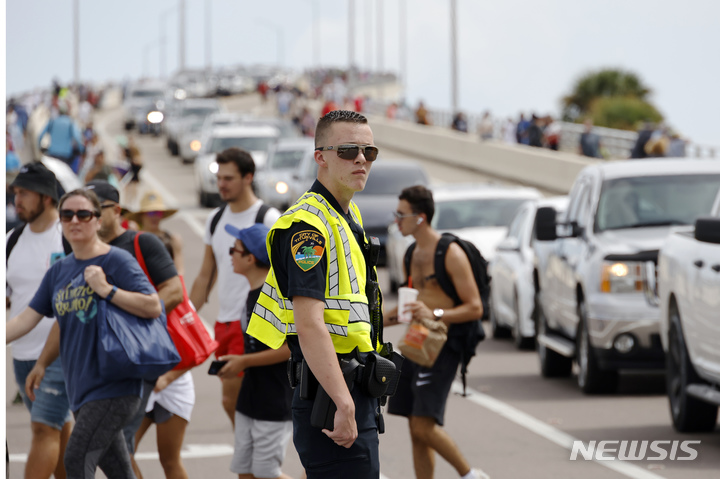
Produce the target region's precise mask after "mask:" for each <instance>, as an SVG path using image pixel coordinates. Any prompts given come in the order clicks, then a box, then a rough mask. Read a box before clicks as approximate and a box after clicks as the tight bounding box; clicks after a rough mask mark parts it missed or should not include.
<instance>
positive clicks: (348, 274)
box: [247, 192, 374, 354]
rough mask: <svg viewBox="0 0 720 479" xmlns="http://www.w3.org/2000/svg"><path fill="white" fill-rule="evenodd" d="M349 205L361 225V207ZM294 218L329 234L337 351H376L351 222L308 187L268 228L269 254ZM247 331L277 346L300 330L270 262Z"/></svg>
mask: <svg viewBox="0 0 720 479" xmlns="http://www.w3.org/2000/svg"><path fill="white" fill-rule="evenodd" d="M349 211H350V215H351V216H352V217H353V219H354V220H355V221H356V222H357V223H358V224H359V225H360V226H362V218H361V216H360V211H359V210H358V208H357V206H356V205H355V203H353V202H351V203H350V209H349ZM296 222H305V223H307V224H309V225H312V226H314V227H315V228H317V230H318V231H320V232H321V233H322V235H323V236H324V237H325V241H326V244H325V251H324V254H326V255H327V280H326V283H325V313H324V319H325V325H326V326H327V329H328V331H329V332H330V337H331V338H332V342H333V346H334V347H335V352H336V353H338V354H345V353H349V352H351V351H352V350H353V349H355V348H356V347H357V348H358V349H359V350H360V352H369V351H372V350H373V349H374V348H373V345H372V339H371V328H370V310H369V307H368V299H367V296H366V295H365V283H366V280H367V278H366V274H367V273H366V272H367V269H366V264H365V257H364V256H363V253H362V250H361V249H360V245H358V242H357V241H356V240H355V237H354V234H353V232H352V230H351V229H350V226H349V225H348V223H347V221H345V218H344V217H343V215H342V214H341V213H340V212H338V211H336V210H335V209H334V208H333V207H332V206H331V205H330V203H329V202H328V201H327V200H325V198H323V197H322V196H321V195H319V194H317V193H311V192H308V193H305V195H303V196H302V197H301V198H300V199H299V200H298V201H297V202H296V203H295V204H294V205H293V206H292V207H291V208H290V209H288V211H287V212H285V213H284V214H283V215H282V216H281V217H280V218H279V219H278V220H277V221H276V222H275V224H274V225H273V227H272V229H271V230H270V232H269V233H268V237H267V248H268V253H269V255H270V258H272V252H271V245H272V242H273V237H274V235H275V232H276V231H278V230H286V229H288V228H290V227H291V226H292V225H293V224H294V223H296ZM288 247H289V245H288ZM271 263H272V260H271ZM247 332H248V334H250V335H251V336H253V337H255V338H257V339H258V340H260V341H262V342H263V343H265V344H266V345H268V346H269V347H271V348H273V349H278V348H279V347H280V346H282V344H283V343H284V342H285V338H286V336H292V335H297V331H296V329H295V320H294V316H293V304H292V301H290V300H289V299H287V298H284V297H283V295H282V293H281V292H280V289H279V288H278V285H277V280H276V278H275V267H274V266H273V265H272V264H271V266H270V272H269V273H268V276H267V278H266V279H265V284H264V285H263V287H262V291H261V293H260V297H259V298H258V301H257V303H256V304H255V308H254V309H253V313H252V316H251V317H250V324H249V325H248V330H247Z"/></svg>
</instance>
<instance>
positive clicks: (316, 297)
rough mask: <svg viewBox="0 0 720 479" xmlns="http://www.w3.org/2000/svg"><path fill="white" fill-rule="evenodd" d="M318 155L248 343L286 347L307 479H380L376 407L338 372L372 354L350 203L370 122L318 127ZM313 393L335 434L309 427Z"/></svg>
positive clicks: (369, 158)
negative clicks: (327, 408)
mask: <svg viewBox="0 0 720 479" xmlns="http://www.w3.org/2000/svg"><path fill="white" fill-rule="evenodd" d="M315 146H316V149H315V162H316V163H317V165H318V175H317V180H316V181H315V183H314V184H313V185H312V187H311V188H310V189H309V190H308V191H307V192H306V193H305V194H304V195H303V196H302V197H301V198H300V199H299V200H298V201H297V202H296V203H295V204H294V205H293V206H291V207H290V208H289V209H288V211H287V212H286V213H285V214H284V215H283V216H281V217H280V219H279V220H278V221H277V222H276V223H275V224H274V225H273V227H272V230H271V231H270V234H269V235H268V246H269V250H270V253H271V269H270V273H269V274H268V277H267V280H266V284H265V285H264V286H263V290H262V293H261V295H260V298H259V299H258V302H257V305H256V306H255V309H254V312H253V315H252V318H251V320H250V325H249V329H248V334H250V335H252V336H254V337H256V338H257V339H259V340H261V341H262V342H264V343H266V344H267V345H268V346H270V347H272V348H279V347H280V346H281V345H282V344H283V342H284V341H285V339H286V338H287V342H288V345H289V346H290V350H291V352H292V357H291V368H290V373H291V374H290V376H291V382H296V383H297V382H299V383H300V384H299V385H298V387H295V391H294V395H293V403H292V412H293V428H294V443H295V448H296V449H297V452H298V455H299V456H300V460H301V461H302V464H303V466H304V468H305V471H306V473H307V475H308V479H315V478H332V479H336V478H338V477H343V478H344V479H350V478H362V479H369V478H378V477H379V475H380V464H379V457H378V424H379V422H380V421H381V420H382V417H381V416H379V415H378V410H379V407H378V399H375V398H371V397H368V396H367V395H365V394H364V393H363V392H362V391H361V388H359V387H352V383H348V382H346V378H345V377H344V376H343V370H341V366H340V363H339V359H342V358H344V357H347V356H348V355H349V354H351V353H352V352H353V351H359V352H360V356H364V355H367V354H368V353H369V352H371V351H373V350H375V349H377V348H378V344H377V341H376V338H377V329H378V327H377V326H376V327H375V331H373V327H372V326H371V320H370V307H369V302H368V296H369V295H368V293H367V291H366V287H367V286H368V285H369V283H368V281H369V278H368V276H369V275H373V274H374V273H375V270H374V267H372V266H369V267H368V261H369V259H368V258H366V254H364V251H367V249H368V248H367V244H368V243H367V241H368V240H367V238H366V237H365V234H364V232H363V229H362V218H361V216H360V211H359V210H358V208H357V206H356V205H355V204H354V203H353V202H352V198H353V195H354V194H355V193H356V192H358V191H362V190H363V189H364V188H365V183H366V181H367V179H368V175H369V173H370V167H371V166H372V162H373V161H375V159H376V158H377V154H378V149H377V148H376V147H375V146H373V134H372V130H371V129H370V126H369V125H368V123H367V119H366V118H365V117H364V116H362V115H360V114H358V113H355V112H352V111H345V110H335V111H332V112H330V113H328V114H327V115H325V116H323V117H322V118H321V119H320V120H319V122H318V125H317V128H316V131H315ZM361 360H362V359H361ZM298 376H300V377H298ZM293 378H294V379H295V380H293ZM318 384H319V387H320V388H321V389H322V390H324V391H325V392H326V393H327V395H329V397H330V399H332V401H333V402H334V404H335V406H336V407H337V411H336V412H335V413H334V420H333V418H331V419H330V421H331V422H330V424H333V426H334V427H333V428H332V429H331V428H330V427H326V428H320V427H315V426H312V425H311V411H312V408H313V405H314V402H315V401H314V398H315V395H316V393H317V390H318ZM293 385H294V386H295V384H293ZM318 397H319V394H318Z"/></svg>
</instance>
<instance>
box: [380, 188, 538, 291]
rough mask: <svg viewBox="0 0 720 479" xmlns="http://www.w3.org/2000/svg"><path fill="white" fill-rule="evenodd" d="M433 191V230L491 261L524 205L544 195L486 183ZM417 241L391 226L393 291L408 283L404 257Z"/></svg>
mask: <svg viewBox="0 0 720 479" xmlns="http://www.w3.org/2000/svg"><path fill="white" fill-rule="evenodd" d="M432 190H433V199H434V201H435V215H434V216H433V219H432V222H431V225H432V227H433V228H435V229H436V230H438V231H439V232H440V233H446V232H447V233H453V234H455V235H457V236H459V237H461V238H463V239H465V240H468V241H470V242H471V243H473V244H474V245H475V246H476V247H477V248H478V249H479V250H480V253H482V255H483V257H484V258H485V259H486V260H488V261H490V260H492V258H493V257H494V256H495V248H496V247H497V245H498V243H500V241H502V239H503V238H504V237H505V235H506V234H507V231H508V225H509V224H510V221H511V220H512V218H513V216H514V214H515V212H516V211H517V209H518V208H519V207H520V205H521V204H522V203H524V202H525V201H527V200H535V199H539V198H540V197H541V196H542V195H541V194H540V192H539V191H538V190H536V189H535V188H525V187H509V186H496V185H483V184H481V185H478V184H449V185H443V186H434V187H432ZM399 194H400V192H399V191H398V195H399ZM394 206H395V205H391V206H390V208H393V207H394ZM413 241H414V239H413V237H412V236H405V237H403V236H402V234H400V232H399V231H398V228H397V224H395V223H392V224H391V225H390V226H389V227H388V239H387V246H386V250H387V266H388V272H389V274H390V288H391V289H392V290H393V291H395V290H396V289H397V287H398V286H399V285H401V284H402V283H404V282H405V270H404V267H403V258H404V256H405V250H406V249H407V247H408V246H409V245H410V244H411V243H412V242H413Z"/></svg>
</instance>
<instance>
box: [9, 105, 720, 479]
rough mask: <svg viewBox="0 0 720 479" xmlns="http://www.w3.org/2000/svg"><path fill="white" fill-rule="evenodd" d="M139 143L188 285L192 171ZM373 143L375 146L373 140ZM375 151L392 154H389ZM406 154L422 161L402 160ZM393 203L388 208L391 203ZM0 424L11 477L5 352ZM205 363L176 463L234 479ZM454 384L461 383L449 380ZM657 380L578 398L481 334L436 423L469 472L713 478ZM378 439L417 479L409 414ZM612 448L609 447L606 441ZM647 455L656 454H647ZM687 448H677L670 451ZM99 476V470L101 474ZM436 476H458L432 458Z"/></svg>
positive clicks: (224, 425) (143, 452)
mask: <svg viewBox="0 0 720 479" xmlns="http://www.w3.org/2000/svg"><path fill="white" fill-rule="evenodd" d="M227 105H228V107H229V108H230V109H233V110H236V109H237V110H240V109H242V110H246V111H253V110H254V111H262V110H267V108H268V107H267V106H266V107H262V106H261V105H260V104H259V103H258V101H257V100H256V99H255V98H253V97H250V98H240V99H237V98H236V99H230V100H227ZM96 124H98V125H99V126H100V127H101V128H102V129H103V130H104V132H105V133H106V135H107V137H112V136H114V135H116V134H120V133H121V112H120V110H111V111H105V112H101V113H100V114H99V115H98V117H97V120H96ZM139 146H140V148H141V151H142V153H143V157H144V159H145V169H144V170H143V188H147V187H151V188H155V189H158V190H159V191H160V192H161V194H163V196H165V197H166V200H167V201H168V202H169V203H171V204H173V205H174V206H176V207H178V208H179V209H180V212H179V213H178V214H176V215H175V216H173V217H172V218H170V219H168V220H166V222H165V225H166V228H168V229H169V230H171V231H173V232H176V233H178V234H180V235H181V236H182V238H183V241H184V248H183V249H184V254H185V264H186V276H185V277H186V283H187V284H188V287H189V286H190V285H191V284H192V281H193V280H194V278H195V276H196V275H197V272H198V270H199V267H200V262H201V260H202V254H203V252H204V245H203V242H202V229H203V225H204V223H205V220H206V218H207V216H208V214H209V213H210V211H211V210H210V209H207V208H200V207H198V206H197V194H196V192H195V186H194V179H193V168H192V166H191V165H182V163H181V161H180V160H179V159H178V158H177V157H171V156H170V155H169V154H168V153H167V150H166V149H165V140H164V138H153V137H141V138H140V139H139ZM380 146H381V147H382V145H380ZM384 153H385V154H386V155H387V156H388V157H395V158H399V157H402V156H403V155H401V154H399V153H396V152H387V151H384ZM408 161H421V160H417V159H408ZM422 163H423V165H424V166H425V167H426V169H427V171H428V174H429V175H430V176H431V178H432V180H433V182H450V183H453V182H460V181H488V180H491V179H489V178H486V177H483V176H482V175H479V174H477V173H472V172H468V171H466V170H460V169H456V168H451V167H448V166H446V165H440V164H435V163H432V162H429V161H422ZM390 207H392V206H390ZM381 281H382V284H383V286H384V288H383V289H384V291H385V292H386V305H387V306H392V305H393V304H394V303H395V301H396V298H395V296H394V295H391V294H388V293H389V285H388V280H387V274H386V272H385V271H383V270H381ZM216 311H217V296H216V295H214V296H211V299H210V303H209V304H208V305H206V306H205V307H204V308H203V309H202V310H201V314H202V316H203V317H204V318H206V319H207V320H208V323H211V322H212V318H214V315H215V314H216ZM402 332H403V330H402V328H401V327H395V328H390V329H388V330H387V331H386V338H387V339H389V340H392V341H395V342H396V341H397V340H398V339H399V337H400V335H401V334H402ZM6 356H7V359H8V362H7V367H6V405H7V406H6V420H7V422H6V431H7V437H8V444H9V448H10V453H11V464H10V477H12V478H19V477H22V470H23V467H24V457H25V454H26V453H27V450H28V448H29V444H30V429H29V414H28V413H27V412H26V410H25V408H24V407H23V406H22V405H13V404H12V399H13V397H14V395H15V392H16V390H17V388H16V386H15V384H14V377H13V373H12V362H11V359H10V357H9V354H6ZM206 371H207V363H206V364H205V365H202V366H200V367H198V368H196V369H195V370H194V371H193V377H194V380H195V387H196V396H197V398H196V404H195V409H194V412H193V418H192V421H191V422H190V424H189V426H188V429H187V433H186V436H185V449H184V452H183V456H184V458H185V459H184V462H185V466H186V468H187V470H188V473H189V475H190V477H191V478H206V477H214V478H221V477H234V474H232V473H231V472H230V471H229V463H230V456H231V454H232V447H233V435H232V431H231V428H230V423H229V420H228V419H227V418H226V416H225V413H224V412H223V411H222V409H221V406H220V385H219V382H218V380H217V378H215V377H211V376H208V375H207V374H206ZM456 385H458V386H459V383H456ZM664 389H665V387H664V378H663V376H662V375H658V374H656V375H640V374H624V375H623V376H622V378H621V384H620V389H619V392H618V393H617V394H613V395H604V396H585V395H583V394H582V393H581V392H580V391H579V389H578V387H577V385H576V383H575V378H574V377H573V378H571V379H558V380H545V379H543V378H541V376H540V374H539V365H538V360H537V356H536V354H535V353H534V352H527V351H526V352H519V351H517V350H515V349H514V347H513V345H512V343H511V342H510V341H507V340H494V339H492V338H488V339H487V340H486V341H484V342H483V343H481V345H480V347H479V348H478V354H477V356H476V357H475V359H474V360H473V361H472V363H471V365H470V372H469V376H468V391H469V395H468V396H467V397H462V396H461V395H460V394H459V388H458V389H457V390H456V391H454V392H453V393H452V395H451V397H450V399H449V401H448V405H447V411H446V416H445V424H446V425H445V428H446V430H447V431H448V433H449V434H450V435H451V436H452V437H453V438H454V439H455V441H456V442H457V443H458V445H459V447H460V449H461V450H462V452H463V453H464V454H465V456H466V457H467V458H468V460H469V462H470V464H471V465H472V466H474V467H481V468H482V469H483V470H485V471H486V472H487V473H489V474H490V476H491V477H493V478H513V479H514V478H583V479H604V478H616V477H634V478H647V479H657V478H668V479H669V478H677V479H700V478H714V477H719V476H720V473H719V472H718V471H720V434H718V432H715V433H711V434H678V433H676V432H675V431H674V430H673V428H672V425H671V420H670V415H669V411H668V401H667V398H666V396H665V391H664ZM386 426H387V432H386V434H384V435H382V436H381V441H380V457H381V470H382V474H383V476H384V477H385V478H387V479H405V478H411V477H414V475H413V470H412V455H411V447H410V440H409V435H408V430H407V421H406V420H405V419H404V418H398V417H393V416H388V415H386ZM573 440H581V441H584V443H585V447H587V445H588V443H589V442H590V441H597V442H600V441H621V440H637V441H655V440H661V441H668V442H667V443H664V444H662V445H661V446H660V447H662V448H663V449H665V450H666V451H668V452H670V451H671V447H672V442H670V441H687V440H694V441H700V442H699V443H695V444H692V445H691V447H692V448H693V449H694V450H696V451H697V458H696V459H694V460H692V461H682V460H670V459H666V460H648V459H645V460H637V461H616V460H615V461H604V460H585V459H583V457H582V455H578V460H576V461H571V460H570V456H571V448H572V442H573ZM615 447H617V446H615ZM156 451H157V448H156V445H155V436H154V429H152V430H151V431H150V432H149V434H148V435H147V436H146V438H145V439H144V440H143V442H142V443H141V444H140V447H139V451H138V459H139V464H140V467H141V469H142V470H143V473H144V475H145V477H146V478H162V477H163V474H162V468H161V467H160V464H159V462H158V460H157V454H156ZM648 456H656V454H655V453H650V452H649V453H648ZM684 456H686V454H682V453H680V452H678V454H677V457H678V458H679V457H684ZM283 469H284V472H285V473H287V474H289V475H291V476H292V477H295V478H298V477H300V476H301V474H302V468H301V465H300V462H299V460H298V458H297V454H296V453H295V451H294V448H293V446H292V444H290V446H289V448H288V452H287V455H286V460H285V464H284V468H283ZM98 477H104V476H103V475H102V474H101V473H98ZM435 477H437V478H454V477H457V474H456V473H455V472H454V470H453V469H452V468H451V467H449V466H448V464H447V463H446V462H445V461H444V460H443V459H442V458H439V457H438V458H437V464H436V474H435Z"/></svg>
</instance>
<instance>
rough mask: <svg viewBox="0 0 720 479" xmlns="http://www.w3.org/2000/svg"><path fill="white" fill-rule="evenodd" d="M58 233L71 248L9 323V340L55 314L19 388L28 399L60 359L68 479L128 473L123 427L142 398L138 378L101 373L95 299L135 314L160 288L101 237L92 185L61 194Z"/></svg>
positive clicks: (157, 307)
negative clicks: (68, 415)
mask: <svg viewBox="0 0 720 479" xmlns="http://www.w3.org/2000/svg"><path fill="white" fill-rule="evenodd" d="M59 207H60V219H61V221H62V227H63V235H64V236H65V237H66V238H67V240H68V241H69V243H70V245H71V247H72V254H71V255H70V256H68V257H67V258H64V259H63V260H61V261H58V262H56V263H55V264H54V265H53V266H51V267H50V269H49V270H48V271H47V273H46V274H45V276H44V278H43V280H42V283H41V284H40V287H39V289H38V290H37V292H36V293H35V295H34V297H33V299H32V300H31V301H30V304H29V306H28V307H27V308H25V309H24V310H23V311H22V312H21V313H20V314H19V315H17V316H15V317H14V318H13V319H12V320H10V321H9V322H8V323H7V326H6V333H7V341H8V342H10V341H14V340H16V339H18V338H20V337H22V336H24V335H25V334H27V333H29V332H30V331H31V330H32V328H34V327H35V326H36V325H37V324H38V323H39V322H40V321H41V320H42V319H43V317H45V316H55V317H56V318H57V322H55V323H54V325H53V327H52V329H51V332H50V336H51V337H54V338H56V339H57V342H56V343H51V342H50V341H48V342H47V343H46V345H45V347H44V349H43V351H42V353H41V354H40V357H39V358H38V360H37V362H36V364H35V366H34V367H33V369H32V370H31V371H30V373H29V374H28V377H27V380H26V388H25V392H26V394H27V395H28V397H29V398H30V399H31V400H34V399H35V397H36V395H35V392H36V391H37V390H38V389H39V387H40V384H41V382H42V380H43V379H44V376H45V375H46V374H47V368H48V366H50V364H51V363H52V362H53V361H54V360H55V359H56V358H57V357H58V355H59V356H60V357H61V360H62V365H63V372H64V377H65V385H66V387H67V393H68V397H69V399H70V408H71V409H72V411H73V414H74V415H75V427H74V428H73V431H72V434H71V435H70V440H69V441H68V444H67V448H66V450H65V469H66V471H67V476H68V477H69V478H73V479H75V478H85V477H94V475H95V470H96V469H97V468H98V467H100V469H102V471H103V472H104V473H105V475H106V476H107V477H108V478H110V479H114V478H128V479H131V478H134V477H135V476H134V474H133V471H132V465H131V462H130V456H129V454H128V451H127V447H126V445H125V440H124V438H123V434H122V428H123V426H125V425H126V424H127V423H128V421H129V420H130V419H131V418H132V416H133V414H134V413H135V411H136V410H137V408H138V406H139V404H140V396H141V395H142V388H143V385H142V380H140V379H118V378H117V377H105V376H103V374H102V373H101V371H100V368H99V365H98V361H97V356H96V351H97V347H96V343H97V337H98V322H99V321H98V320H95V319H96V318H95V316H96V315H97V311H98V307H97V301H98V298H102V299H104V300H105V301H108V302H111V303H112V304H114V305H115V306H117V307H118V308H120V309H122V310H124V311H126V312H127V313H129V314H132V315H135V316H137V317H138V318H147V319H153V318H156V317H158V316H160V314H161V313H162V306H161V304H160V299H159V297H158V294H157V293H156V292H155V290H154V289H153V287H152V286H151V285H150V282H149V281H148V280H147V278H146V277H145V274H144V273H143V271H142V269H140V266H139V265H138V264H137V262H136V261H135V260H134V259H133V257H132V256H131V255H130V254H128V253H127V252H125V251H122V250H121V249H119V248H114V247H112V246H110V245H108V244H106V243H104V242H102V241H101V240H100V238H99V236H98V231H99V230H100V209H101V208H100V202H99V201H98V199H97V197H96V196H95V194H94V193H92V191H88V190H85V189H80V190H74V191H71V192H70V193H67V194H66V195H65V196H63V197H62V198H61V199H60V205H59Z"/></svg>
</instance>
